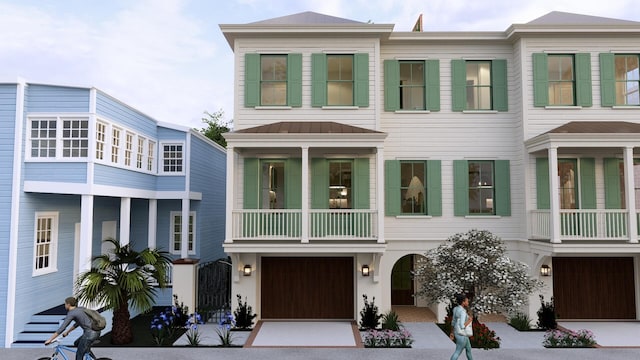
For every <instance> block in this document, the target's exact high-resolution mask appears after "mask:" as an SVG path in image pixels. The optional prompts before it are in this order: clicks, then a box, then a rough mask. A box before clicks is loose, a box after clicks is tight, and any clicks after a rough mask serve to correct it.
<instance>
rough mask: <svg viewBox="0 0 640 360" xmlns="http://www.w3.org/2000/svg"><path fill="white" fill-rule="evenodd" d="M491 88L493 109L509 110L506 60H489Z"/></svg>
mask: <svg viewBox="0 0 640 360" xmlns="http://www.w3.org/2000/svg"><path fill="white" fill-rule="evenodd" d="M491 88H492V92H493V93H492V95H493V96H492V97H493V110H497V111H507V110H509V100H508V92H507V60H493V61H492V62H491Z"/></svg>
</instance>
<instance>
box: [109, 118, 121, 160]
mask: <svg viewBox="0 0 640 360" xmlns="http://www.w3.org/2000/svg"><path fill="white" fill-rule="evenodd" d="M120 133H121V130H120V129H119V128H117V127H115V126H113V127H111V162H112V163H114V164H117V163H118V160H119V157H120Z"/></svg>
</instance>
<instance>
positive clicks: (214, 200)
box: [190, 136, 227, 262]
mask: <svg viewBox="0 0 640 360" xmlns="http://www.w3.org/2000/svg"><path fill="white" fill-rule="evenodd" d="M226 164H227V155H226V152H225V151H224V150H222V149H221V148H219V147H217V146H214V145H212V144H210V143H209V142H207V141H206V140H203V139H201V138H199V137H197V136H191V149H190V169H191V178H190V181H191V184H190V187H191V191H195V192H200V193H202V201H199V202H198V210H197V211H198V212H197V217H198V219H197V224H198V230H199V234H198V239H200V240H199V241H198V244H199V246H198V248H199V253H198V254H197V257H198V258H200V259H201V261H202V262H206V261H212V260H217V259H219V258H221V257H224V256H225V254H224V251H223V249H222V243H223V242H224V233H225V211H226V210H225V197H226V186H225V184H226V173H227V171H226V169H227V165H226Z"/></svg>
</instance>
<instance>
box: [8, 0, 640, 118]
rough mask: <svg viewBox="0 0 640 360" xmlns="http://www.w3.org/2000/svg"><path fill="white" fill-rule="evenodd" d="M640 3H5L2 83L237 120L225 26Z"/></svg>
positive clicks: (639, 14)
mask: <svg viewBox="0 0 640 360" xmlns="http://www.w3.org/2000/svg"><path fill="white" fill-rule="evenodd" d="M637 1H638V0H607V1H602V0H530V1H526V2H522V1H516V0H484V1H478V0H109V1H105V0H0V82H15V81H16V79H17V78H18V77H20V78H23V79H25V80H26V81H27V82H34V83H46V84H62V85H74V86H85V87H92V86H94V87H97V88H98V89H101V90H103V91H105V92H107V93H109V94H110V95H112V96H114V97H116V98H118V99H120V100H122V101H124V102H125V103H127V104H129V105H131V106H133V107H135V108H137V109H139V110H141V111H142V112H144V113H146V114H148V115H150V116H152V117H154V118H156V119H157V120H160V121H164V122H171V123H178V124H182V125H185V126H191V127H198V128H199V127H201V120H200V119H201V118H202V115H203V112H204V111H209V112H214V111H217V110H220V109H222V110H223V111H224V113H225V117H224V118H225V119H226V120H231V119H233V93H232V89H233V88H232V85H233V76H232V71H233V53H232V51H231V49H230V48H229V45H228V44H227V42H226V41H225V40H224V37H223V36H222V33H221V32H220V29H219V27H218V25H219V24H244V23H249V22H254V21H259V20H265V19H270V18H274V17H279V16H284V15H290V14H295V13H298V12H303V11H315V12H319V13H323V14H327V15H332V16H338V17H343V18H347V19H352V20H356V21H362V22H367V21H372V22H374V23H377V24H395V30H396V31H409V30H411V28H412V26H413V24H414V23H415V21H416V19H417V18H418V15H419V14H423V23H424V29H425V31H430V30H434V31H443V30H445V31H450V30H453V31H456V30H492V31H502V30H505V29H506V28H507V27H508V26H509V25H511V24H514V23H516V24H517V23H526V22H529V21H531V20H533V19H535V18H537V17H540V16H542V15H544V14H546V13H548V12H550V11H566V12H573V13H579V14H585V15H595V16H603V17H611V18H617V19H625V20H633V21H640V6H638V5H637V4H638V3H637Z"/></svg>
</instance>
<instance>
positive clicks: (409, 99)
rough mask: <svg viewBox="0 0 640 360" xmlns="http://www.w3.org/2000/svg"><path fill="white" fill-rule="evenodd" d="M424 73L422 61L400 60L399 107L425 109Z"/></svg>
mask: <svg viewBox="0 0 640 360" xmlns="http://www.w3.org/2000/svg"><path fill="white" fill-rule="evenodd" d="M424 74H425V69H424V62H423V61H400V109H403V110H424V109H425V98H424V94H425V91H424Z"/></svg>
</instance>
